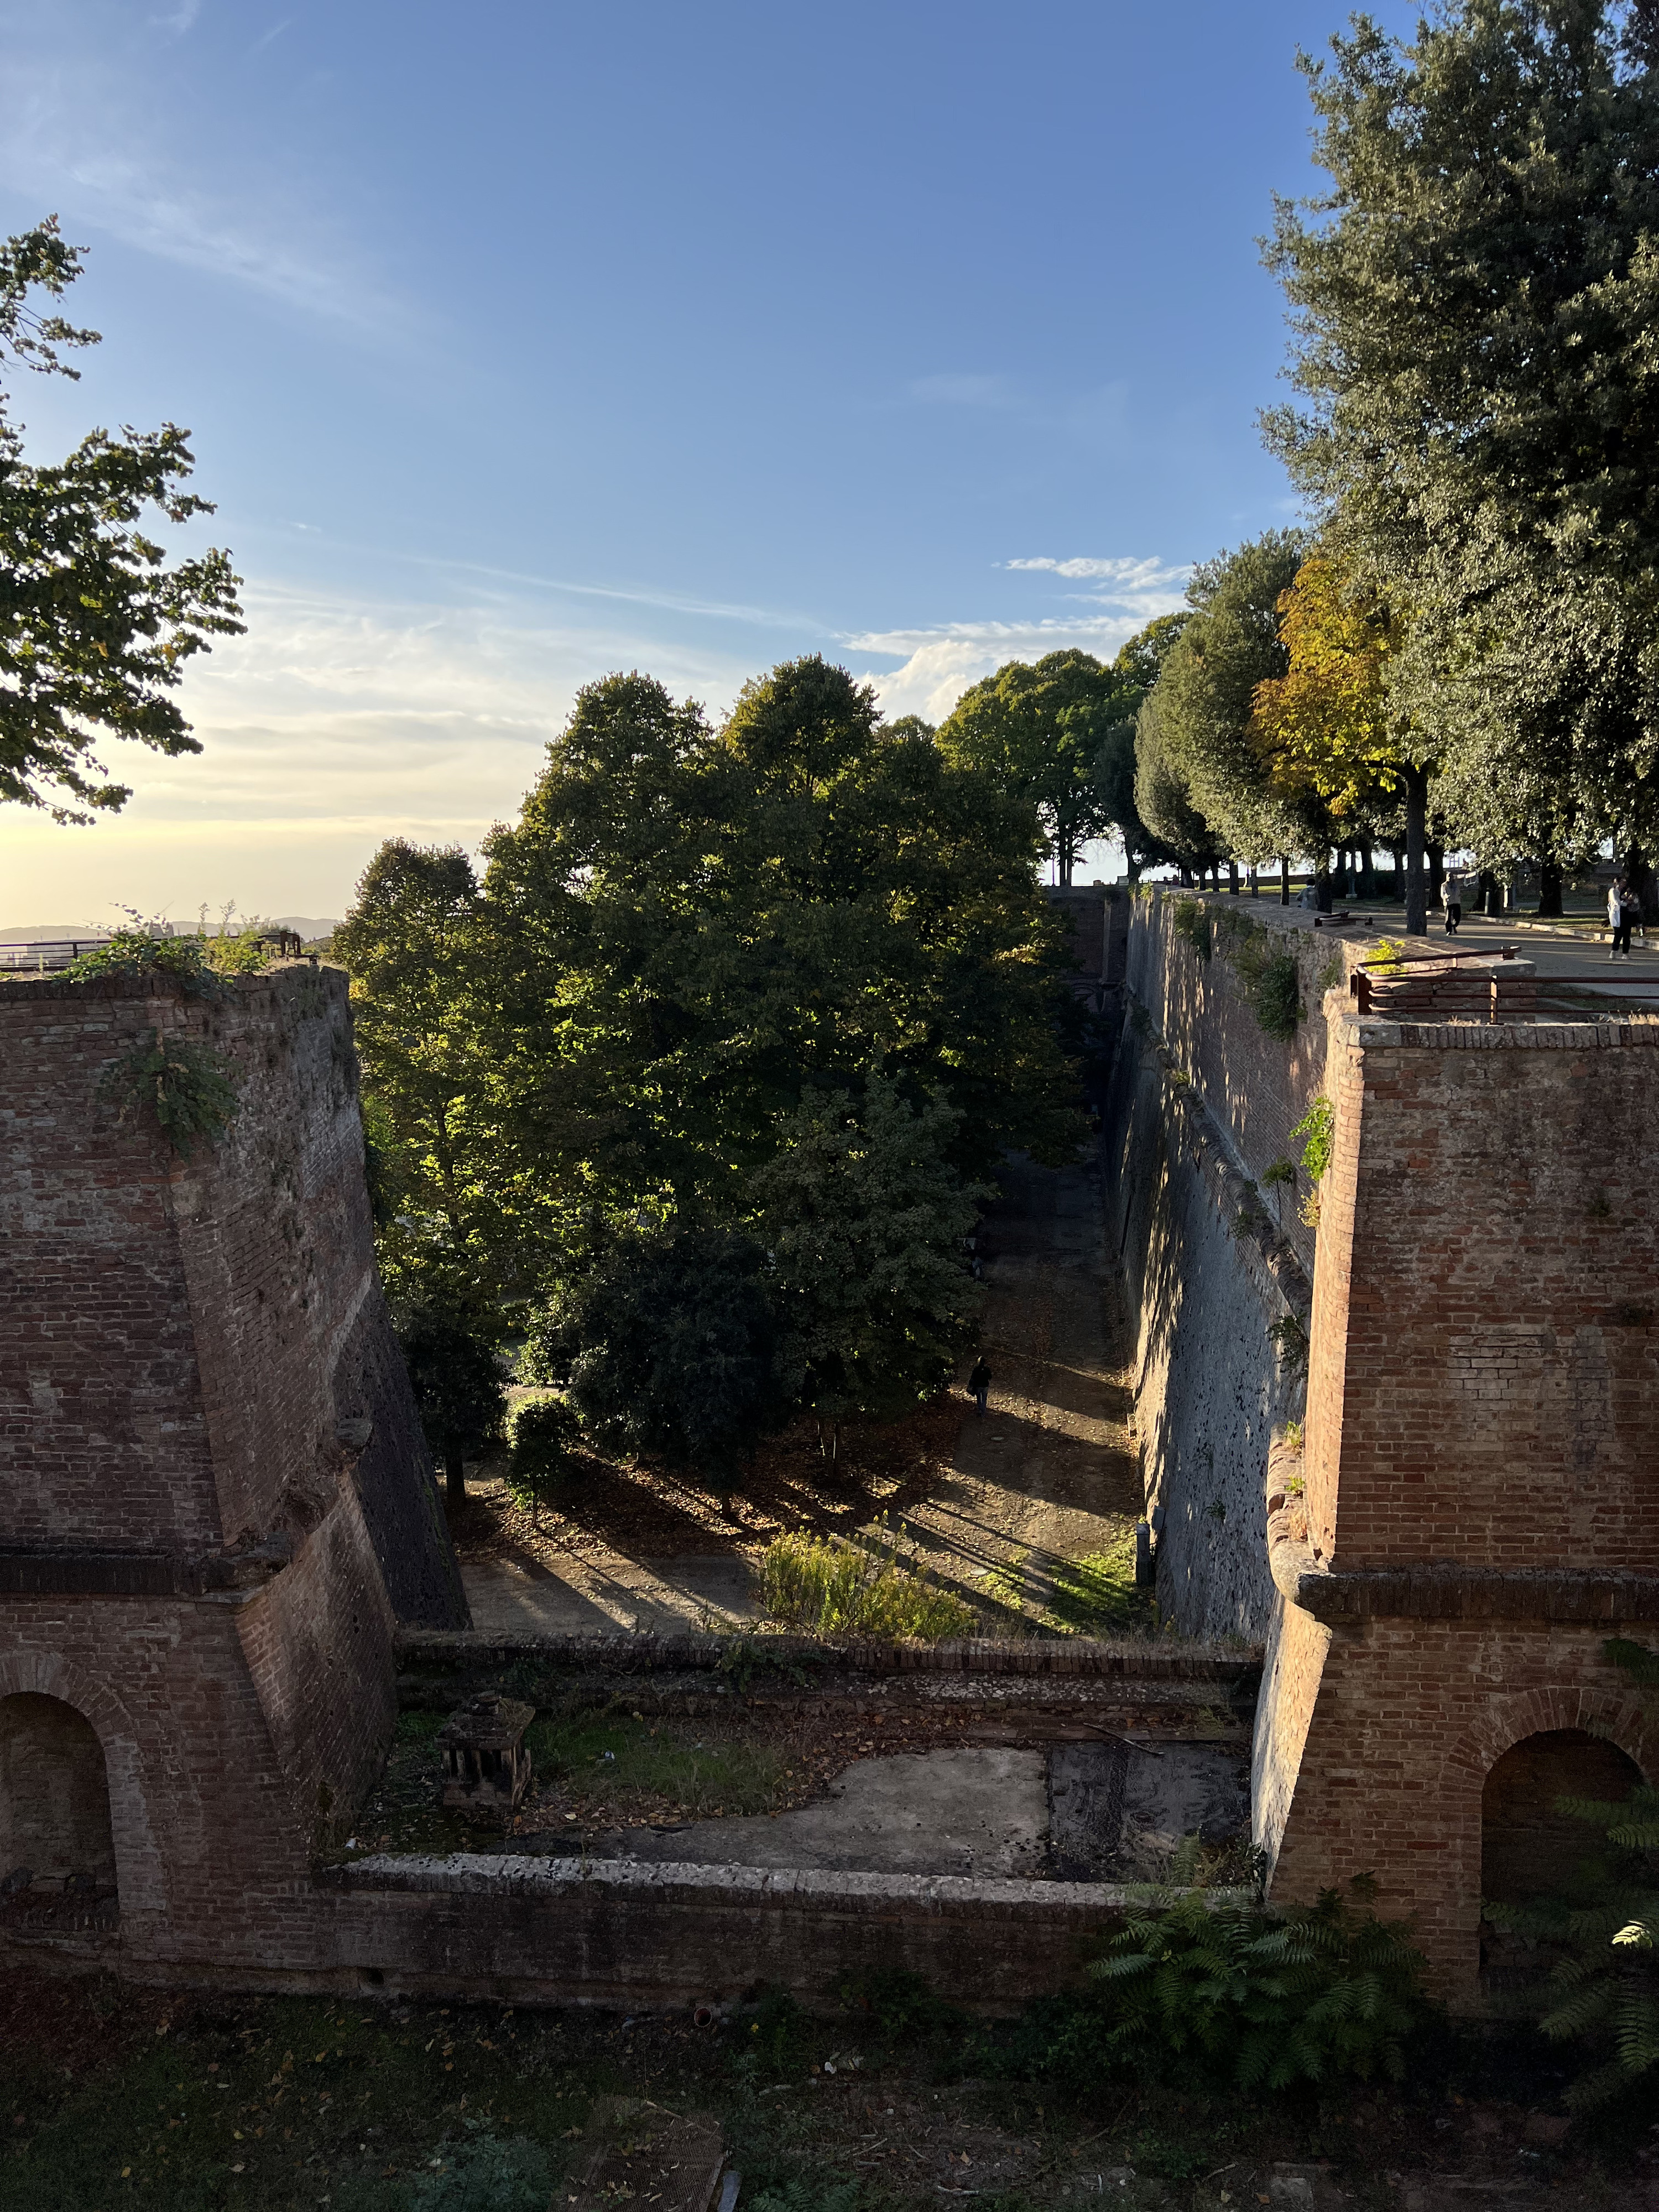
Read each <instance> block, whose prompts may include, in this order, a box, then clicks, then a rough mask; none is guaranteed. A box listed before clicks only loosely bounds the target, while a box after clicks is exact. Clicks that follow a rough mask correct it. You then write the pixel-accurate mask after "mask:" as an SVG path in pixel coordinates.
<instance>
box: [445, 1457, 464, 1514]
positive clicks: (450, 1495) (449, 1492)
mask: <svg viewBox="0 0 1659 2212" xmlns="http://www.w3.org/2000/svg"><path fill="white" fill-rule="evenodd" d="M444 1497H445V1499H446V1501H447V1503H448V1504H451V1505H465V1503H466V1468H465V1464H464V1463H463V1462H462V1459H461V1455H460V1454H459V1452H458V1451H447V1452H446V1453H445V1454H444Z"/></svg>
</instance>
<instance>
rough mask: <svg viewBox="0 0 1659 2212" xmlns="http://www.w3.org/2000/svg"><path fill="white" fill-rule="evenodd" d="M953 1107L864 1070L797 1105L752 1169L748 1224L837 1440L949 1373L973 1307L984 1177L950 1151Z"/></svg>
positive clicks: (795, 1359) (794, 1347) (914, 1398)
mask: <svg viewBox="0 0 1659 2212" xmlns="http://www.w3.org/2000/svg"><path fill="white" fill-rule="evenodd" d="M955 1124H956V1115H955V1113H954V1112H953V1110H952V1109H951V1107H950V1106H949V1105H947V1104H946V1103H945V1101H944V1100H943V1099H942V1098H939V1097H937V1096H935V1097H932V1098H927V1099H924V1100H922V1101H921V1102H920V1103H918V1104H915V1105H913V1104H911V1103H909V1102H908V1101H907V1100H906V1099H905V1098H904V1097H902V1095H901V1093H900V1091H899V1088H898V1085H896V1084H895V1083H892V1082H890V1080H888V1079H886V1078H884V1077H883V1076H880V1075H873V1074H872V1076H871V1077H870V1078H869V1079H867V1081H866V1083H865V1085H863V1088H862V1095H861V1096H859V1095H854V1094H849V1093H848V1092H847V1091H835V1092H833V1093H831V1094H829V1095H828V1096H818V1097H811V1098H809V1099H806V1100H805V1101H803V1103H801V1105H800V1106H799V1108H798V1109H797V1110H796V1111H795V1112H794V1113H793V1114H792V1115H789V1116H788V1118H787V1120H786V1121H785V1122H784V1123H783V1125H782V1127H781V1132H780V1134H781V1144H780V1146H779V1149H778V1150H777V1152H775V1154H774V1156H773V1158H771V1159H770V1160H769V1161H768V1162H767V1163H766V1164H765V1165H764V1166H763V1167H762V1168H761V1169H760V1170H758V1172H757V1174H756V1175H755V1176H754V1177H753V1178H752V1180H751V1182H750V1188H749V1193H748V1207H749V1211H748V1214H747V1220H748V1225H749V1228H750V1232H751V1234H752V1235H753V1236H754V1237H755V1238H756V1239H757V1242H758V1243H762V1244H763V1245H764V1246H765V1248H766V1249H767V1250H768V1252H769V1254H770V1255H771V1276H770V1281H771V1287H772V1297H773V1300H774V1304H775V1307H776V1309H777V1312H778V1316H779V1319H780V1321H781V1324H782V1327H783V1329H784V1331H785V1334H786V1340H787V1361H788V1365H789V1368H790V1370H791V1372H792V1374H794V1375H800V1376H810V1386H809V1387H810V1390H811V1404H812V1407H813V1410H814V1411H815V1412H816V1413H817V1415H818V1417H819V1419H820V1422H821V1423H822V1422H823V1421H825V1420H827V1421H829V1423H830V1425H831V1428H832V1432H833V1434H834V1436H835V1437H836V1444H837V1447H838V1445H839V1437H840V1426H841V1423H842V1421H843V1420H844V1419H847V1418H848V1416H849V1415H852V1414H875V1415H878V1416H890V1415H893V1414H896V1413H900V1412H902V1410H904V1408H906V1407H914V1406H915V1405H917V1404H920V1403H921V1402H922V1401H925V1400H926V1399H927V1398H929V1397H931V1396H932V1395H933V1392H934V1391H935V1390H937V1389H939V1387H940V1385H941V1384H942V1383H944V1382H945V1380H946V1379H947V1378H948V1376H949V1375H950V1372H951V1366H952V1364H953V1362H954V1360H955V1357H956V1354H957V1350H958V1348H959V1346H960V1345H961V1342H962V1339H963V1332H964V1330H965V1329H966V1328H967V1325H968V1322H969V1319H970V1318H971V1316H972V1315H973V1313H974V1311H975V1308H976V1306H977V1304H978V1286H977V1285H976V1284H975V1283H974V1281H973V1280H972V1279H971V1277H970V1276H969V1272H968V1268H967V1266H966V1262H965V1257H964V1240H965V1238H966V1237H967V1236H968V1233H969V1231H970V1230H971V1229H972V1227H973V1225H974V1223H975V1219H976V1218H977V1217H978V1212H979V1207H980V1205H981V1201H982V1200H984V1199H985V1198H987V1197H988V1196H989V1195H990V1188H989V1186H987V1185H983V1184H981V1185H975V1186H972V1187H970V1188H964V1187H963V1184H962V1183H961V1182H959V1180H958V1179H957V1176H956V1175H955V1173H954V1172H953V1171H952V1170H951V1165H950V1163H949V1160H948V1158H947V1157H946V1155H947V1153H948V1152H949V1150H950V1146H951V1139H952V1137H953V1135H954V1133H955Z"/></svg>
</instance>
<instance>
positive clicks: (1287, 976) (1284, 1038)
mask: <svg viewBox="0 0 1659 2212" xmlns="http://www.w3.org/2000/svg"><path fill="white" fill-rule="evenodd" d="M1239 919H1240V922H1241V924H1243V927H1242V928H1241V929H1240V930H1239V931H1238V932H1236V933H1235V941H1232V942H1230V944H1229V946H1228V957H1229V959H1230V960H1231V962H1232V964H1233V968H1234V970H1235V971H1236V973H1237V976H1238V979H1239V981H1240V982H1241V983H1243V986H1244V997H1245V1000H1246V1002H1247V1003H1248V1005H1249V1009H1250V1012H1252V1013H1253V1014H1254V1015H1255V1019H1256V1026H1257V1027H1258V1028H1259V1029H1260V1030H1262V1031H1263V1032H1264V1034H1266V1035H1267V1036H1270V1037H1277V1038H1278V1039H1279V1042H1280V1043H1281V1044H1288V1043H1289V1042H1290V1041H1291V1038H1292V1037H1293V1036H1295V1035H1296V1025H1297V1023H1298V1022H1299V1021H1300V1020H1301V1019H1302V1017H1303V1014H1304V1011H1305V1009H1304V1006H1303V1004H1302V972H1301V970H1300V969H1298V967H1297V964H1296V955H1295V954H1294V953H1293V952H1292V951H1291V950H1290V948H1289V947H1288V945H1285V943H1284V941H1283V940H1282V939H1279V938H1275V937H1274V936H1273V934H1272V933H1270V932H1269V931H1267V930H1265V929H1263V928H1261V927H1260V925H1259V924H1255V925H1252V924H1249V923H1248V922H1246V921H1244V917H1243V916H1242V915H1241V916H1240V917H1239ZM1275 945H1277V946H1278V950H1277V951H1275V950H1274V946H1275Z"/></svg>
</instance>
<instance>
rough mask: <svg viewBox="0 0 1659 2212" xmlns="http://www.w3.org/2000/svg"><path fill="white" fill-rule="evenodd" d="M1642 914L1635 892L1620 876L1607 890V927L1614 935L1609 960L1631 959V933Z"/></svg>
mask: <svg viewBox="0 0 1659 2212" xmlns="http://www.w3.org/2000/svg"><path fill="white" fill-rule="evenodd" d="M1639 912H1640V909H1639V907H1638V902H1637V897H1636V894H1635V892H1634V891H1633V890H1632V889H1631V887H1630V885H1629V884H1627V883H1626V880H1625V878H1624V877H1623V876H1620V878H1619V880H1618V882H1617V883H1615V884H1609V886H1608V888H1607V927H1608V929H1609V930H1610V931H1611V933H1612V935H1613V950H1612V951H1611V952H1609V953H1608V955H1607V957H1608V959H1609V960H1628V959H1629V958H1630V933H1631V931H1632V928H1634V927H1635V925H1636V921H1637V919H1638V914H1639Z"/></svg>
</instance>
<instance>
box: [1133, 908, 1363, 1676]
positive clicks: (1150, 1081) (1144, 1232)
mask: <svg viewBox="0 0 1659 2212" xmlns="http://www.w3.org/2000/svg"><path fill="white" fill-rule="evenodd" d="M1182 912H1184V913H1185V915H1186V916H1187V918H1188V922H1189V924H1191V923H1194V922H1198V923H1201V924H1202V925H1204V926H1206V927H1207V929H1208V934H1209V942H1210V952H1209V957H1207V958H1206V957H1204V954H1203V952H1202V951H1201V950H1200V947H1199V946H1198V945H1196V944H1194V941H1193V938H1194V934H1195V932H1194V930H1193V929H1192V928H1191V927H1189V928H1188V931H1187V932H1185V933H1183V932H1182V930H1181V929H1179V928H1178V927H1176V923H1177V921H1178V919H1179V918H1180V915H1181V914H1182ZM1281 912H1282V910H1281V909H1280V908H1278V907H1277V906H1276V905H1269V904H1267V902H1262V901H1254V900H1243V899H1233V898H1231V897H1228V896H1209V897H1202V896H1199V895H1197V894H1194V893H1190V892H1179V893H1176V892H1170V891H1166V890H1142V891H1141V892H1140V893H1139V894H1138V896H1136V898H1135V900H1134V902H1133V913H1132V915H1131V920H1130V927H1129V942H1128V955H1127V990H1128V993H1129V1005H1128V1017H1127V1020H1126V1022H1125V1024H1124V1027H1123V1031H1122V1036H1121V1042H1120V1045H1119V1049H1118V1054H1117V1058H1116V1061H1115V1066H1114V1068H1113V1072H1112V1079H1111V1085H1110V1090H1109V1097H1108V1104H1107V1113H1106V1127H1105V1135H1104V1142H1103V1150H1104V1153H1105V1159H1106V1188H1107V1206H1108V1224H1109V1226H1108V1235H1109V1238H1110V1239H1111V1240H1112V1242H1113V1243H1114V1244H1115V1258H1116V1261H1117V1264H1118V1266H1119V1267H1120V1269H1121V1273H1122V1277H1123V1281H1124V1285H1125V1288H1126V1291H1127V1296H1128V1299H1129V1302H1130V1305H1131V1310H1133V1312H1134V1313H1135V1314H1136V1315H1137V1316H1138V1332H1137V1342H1136V1348H1135V1364H1134V1395H1135V1419H1136V1426H1137V1429H1138V1431H1139V1437H1140V1441H1141V1448H1142V1452H1143V1457H1144V1465H1143V1476H1144V1480H1145V1484H1146V1502H1147V1511H1148V1513H1149V1515H1150V1516H1152V1517H1153V1522H1154V1527H1155V1528H1156V1529H1157V1531H1158V1599H1159V1603H1160V1605H1161V1606H1162V1607H1164V1611H1165V1613H1167V1615H1168V1616H1169V1617H1170V1619H1172V1620H1174V1622H1175V1624H1176V1626H1177V1628H1178V1629H1179V1630H1180V1631H1181V1632H1182V1633H1183V1634H1185V1635H1188V1636H1204V1635H1227V1634H1231V1635H1237V1636H1242V1637H1244V1638H1250V1639H1256V1638H1261V1637H1262V1636H1263V1635H1265V1634H1266V1632H1267V1627H1268V1625H1269V1623H1270V1621H1271V1620H1272V1618H1273V1609H1274V1605H1275V1595H1274V1590H1273V1577H1272V1575H1271V1573H1270V1571H1269V1569H1268V1565H1267V1545H1266V1524H1265V1516H1264V1510H1263V1504H1262V1480H1263V1476H1264V1474H1265V1472H1266V1467H1267V1451H1268V1447H1269V1444H1270V1442H1271V1439H1272V1436H1273V1431H1274V1428H1275V1425H1280V1426H1282V1425H1284V1424H1285V1423H1286V1422H1288V1421H1291V1420H1294V1419H1297V1418H1298V1417H1299V1415H1300V1413H1301V1409H1302V1396H1303V1390H1304V1368H1303V1360H1302V1353H1303V1350H1304V1346H1305V1342H1306V1334H1305V1332H1306V1327H1307V1319H1308V1314H1309V1310H1310V1304H1311V1299H1312V1289H1311V1274H1312V1267H1313V1251H1314V1233H1313V1231H1312V1230H1311V1229H1310V1227H1309V1226H1308V1225H1306V1224H1305V1223H1304V1222H1303V1221H1302V1220H1301V1218H1300V1205H1301V1200H1303V1199H1304V1197H1305V1196H1306V1194H1307V1192H1308V1189H1309V1185H1308V1182H1307V1179H1306V1177H1305V1176H1301V1175H1298V1176H1297V1182H1295V1183H1294V1184H1281V1185H1269V1184H1267V1183H1265V1182H1263V1181H1262V1177H1263V1176H1264V1175H1265V1173H1266V1171H1267V1169H1268V1168H1269V1167H1271V1166H1272V1165H1273V1163H1274V1162H1275V1161H1279V1160H1284V1159H1291V1160H1292V1161H1294V1160H1295V1159H1296V1158H1297V1153H1298V1152H1299V1147H1298V1146H1296V1145H1295V1144H1293V1142H1292V1139H1291V1130H1292V1129H1293V1128H1294V1127H1295V1126H1296V1124H1297V1122H1298V1121H1300V1120H1301V1119H1302V1117H1303V1116H1304V1115H1305V1114H1306V1112H1307V1110H1308V1109H1309V1107H1310V1104H1311V1103H1312V1102H1313V1100H1314V1098H1315V1097H1316V1096H1318V1094H1319V1091H1320V1088H1321V1085H1322V1081H1323V1079H1324V1073H1325V1057H1326V1037H1325V1023H1324V1020H1323V1018H1322V1010H1321V1003H1320V994H1321V989H1322V987H1328V986H1331V985H1333V984H1336V983H1339V982H1340V983H1343V984H1346V977H1347V975H1349V974H1350V972H1351V971H1352V967H1353V966H1354V965H1355V964H1356V963H1357V962H1358V959H1360V958H1361V957H1364V952H1365V951H1366V950H1367V947H1366V946H1365V945H1364V944H1363V943H1354V942H1349V941H1345V940H1344V939H1340V938H1338V937H1337V936H1336V935H1335V934H1334V933H1328V932H1326V931H1323V930H1311V929H1310V928H1308V927H1306V926H1305V923H1304V924H1301V925H1298V926H1294V927H1292V926H1291V925H1289V924H1288V923H1286V922H1285V921H1283V920H1281V919H1280V915H1281ZM1252 937H1254V939H1255V942H1256V943H1257V944H1258V945H1265V949H1266V950H1267V951H1268V952H1269V953H1270V954H1271V953H1286V954H1288V955H1289V956H1290V957H1291V958H1292V959H1294V960H1295V962H1296V963H1297V973H1298V977H1299V988H1300V1000H1301V1004H1302V1005H1303V1007H1304V1018H1303V1019H1302V1020H1301V1021H1300V1022H1299V1023H1298V1024H1297V1030H1296V1034H1295V1036H1294V1037H1293V1038H1292V1039H1291V1040H1290V1041H1288V1042H1285V1041H1281V1040H1279V1039H1277V1038H1275V1037H1273V1036H1269V1035H1267V1032H1266V1031H1265V1030H1263V1029H1262V1027H1261V1023H1260V1021H1259V1020H1258V1019H1257V1017H1256V1014H1255V1011H1254V1009H1253V1007H1252V1006H1251V1003H1250V1000H1249V995H1248V992H1247V988H1246V985H1245V982H1244V980H1243V976H1242V975H1241V974H1240V972H1239V969H1237V967H1236V966H1235V964H1234V961H1233V958H1232V957H1231V956H1232V954H1233V952H1234V951H1237V948H1238V947H1239V946H1240V945H1242V944H1244V943H1245V942H1246V941H1247V940H1249V939H1251V938H1252ZM1275 1332H1277V1334H1275Z"/></svg>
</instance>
